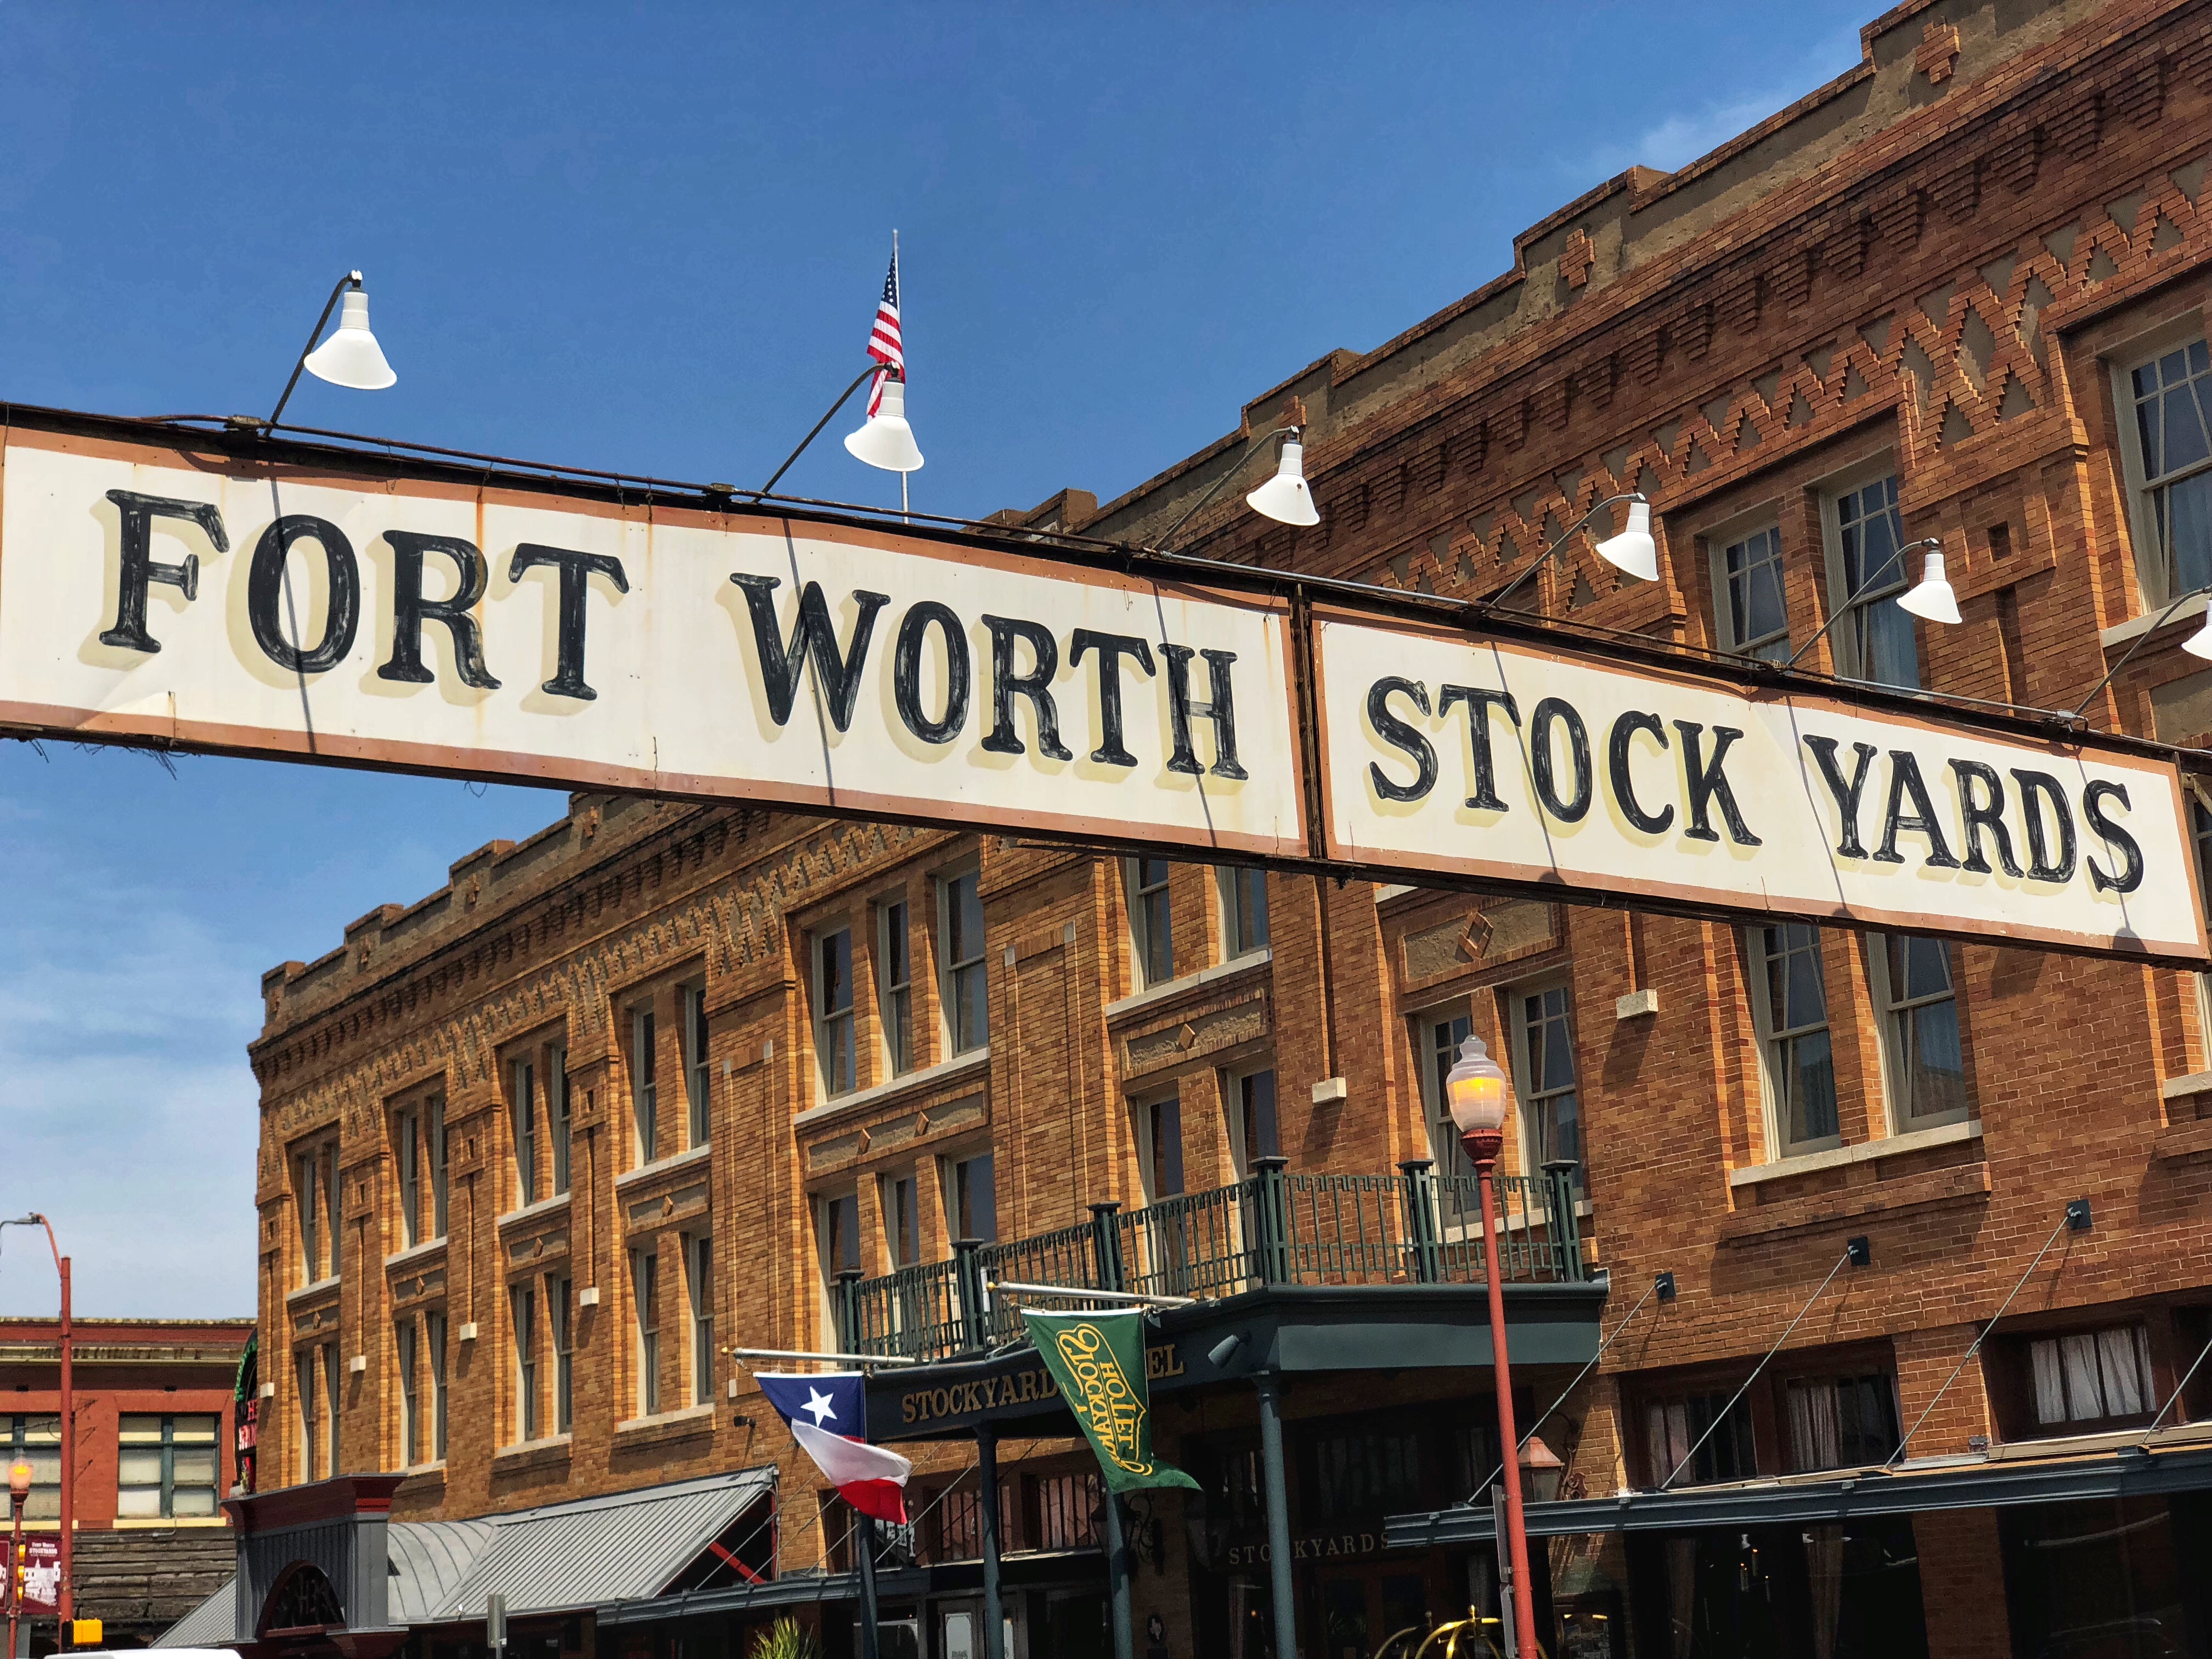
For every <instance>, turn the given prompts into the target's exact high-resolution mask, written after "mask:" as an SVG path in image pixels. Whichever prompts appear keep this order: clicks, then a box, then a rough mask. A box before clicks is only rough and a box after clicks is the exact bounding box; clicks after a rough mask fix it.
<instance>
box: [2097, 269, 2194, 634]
mask: <svg viewBox="0 0 2212 1659" xmlns="http://www.w3.org/2000/svg"><path fill="white" fill-rule="evenodd" d="M2198 340H2206V341H2212V317H2208V316H2207V315H2206V314H2205V313H2203V312H2202V311H2192V312H2189V313H2185V314H2184V315H2182V316H2179V317H2172V318H2169V319H2166V321H2165V322H2162V323H2160V324H2159V325H2156V326H2155V327H2154V328H2150V329H2148V330H2146V331H2144V332H2142V333H2141V334H2139V335H2137V336H2136V337H2134V338H2133V339H2131V340H2129V341H2127V342H2126V343H2124V344H2122V345H2120V346H2118V347H2116V348H2115V349H2112V351H2109V352H2107V353H2106V354H2104V363H2105V369H2106V383H2107V385H2108V386H2109V387H2110V389H2111V392H2112V425H2113V427H2114V428H2115V429H2116V430H2117V431H2118V435H2119V441H2120V474H2121V477H2122V480H2123V482H2124V484H2125V486H2126V489H2127V513H2126V515H2125V516H2126V518H2127V522H2128V540H2129V543H2130V554H2131V556H2132V563H2133V566H2134V569H2135V577H2136V593H2137V595H2138V597H2139V599H2140V600H2141V602H2142V610H2143V612H2144V613H2145V614H2152V613H2154V612H2156V611H2158V610H2159V609H2160V608H2161V607H2163V606H2165V605H2168V604H2170V603H2172V599H2173V598H2174V594H2175V592H2176V588H2175V586H2174V581H2173V576H2172V572H2171V571H2169V570H2168V569H2167V568H2166V550H2165V548H2164V547H2163V546H2162V545H2160V541H2159V534H2158V514H2157V511H2156V509H2155V508H2154V507H2152V505H2151V483H2150V459H2149V457H2148V456H2146V455H2145V454H2144V453H2143V451H2142V433H2141V432H2140V431H2139V430H2138V429H2137V428H2136V394H2135V380H2134V376H2135V372H2136V370H2137V369H2139V368H2142V367H2143V366H2144V365H2145V364H2146V363H2150V362H2155V361H2156V360H2157V359H2159V358H2160V357H2163V356H2166V355H2167V354H2168V353H2169V352H2172V351H2173V350H2174V349H2176V348H2178V347H2186V346H2188V345H2189V344H2191V343H2194V342H2196V341H2198ZM2204 467H2212V460H2208V461H2206V462H2205V463H2204V464H2203V466H2200V467H2199V468H2197V471H2203V470H2204ZM2177 476H2179V477H2194V476H2195V473H2182V474H2179V475H2177ZM2168 482H2171V481H2170V480H2169V481H2168Z"/></svg>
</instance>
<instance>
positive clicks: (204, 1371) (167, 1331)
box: [0, 1318, 253, 1652]
mask: <svg viewBox="0 0 2212 1659" xmlns="http://www.w3.org/2000/svg"><path fill="white" fill-rule="evenodd" d="M252 1334H253V1322H252V1321H251V1320H247V1319H207V1320H194V1319H77V1320H75V1321H73V1322H72V1339H71V1346H72V1350H73V1366H72V1369H73V1376H72V1383H73V1393H74V1395H75V1399H76V1489H75V1492H74V1507H75V1510H76V1517H75V1518H76V1561H75V1579H76V1583H75V1588H76V1611H77V1615H78V1616H79V1617H80V1618H85V1619H98V1620H101V1621H103V1623H104V1625H105V1626H106V1631H105V1635H104V1638H103V1639H104V1640H106V1642H107V1643H108V1644H110V1645H112V1646H115V1647H143V1646H144V1645H146V1644H147V1643H149V1642H150V1641H151V1640H152V1639H153V1638H155V1637H156V1636H158V1635H160V1634H161V1632H163V1631H164V1630H167V1628H168V1627H169V1626H170V1625H172V1624H173V1623H174V1622H175V1621H176V1620H178V1619H179V1618H181V1617H183V1616H184V1615H185V1613H189V1612H191V1609H192V1608H193V1607H197V1606H198V1605H199V1604H200V1602H201V1601H204V1600H205V1599H206V1597H207V1596H208V1595H209V1594H210V1592H211V1591H212V1590H214V1589H216V1587H217V1586H218V1585H220V1584H221V1583H222V1581H223V1579H224V1578H225V1577H226V1576H228V1573H229V1571H230V1569H231V1565H232V1558H233V1556H234V1553H235V1546H234V1542H233V1541H232V1539H231V1536H230V1526H229V1522H228V1518H227V1517H226V1516H224V1514H223V1512H222V1499H223V1498H224V1496H225V1495H226V1494H227V1493H228V1492H229V1490H230V1488H231V1486H232V1485H233V1484H234V1481H235V1480H236V1479H237V1468H236V1466H237V1455H236V1432H235V1421H234V1419H235V1413H234V1410H233V1405H232V1393H233V1390H234V1387H235V1384H236V1380H237V1375H238V1364H239V1360H240V1357H241V1356H242V1355H243V1354H244V1353H245V1352H246V1340H247V1339H248V1338H249V1337H250V1336H252ZM0 1441H4V1447H5V1452H6V1457H7V1461H8V1462H15V1461H16V1460H17V1459H19V1458H20V1459H21V1460H23V1461H25V1462H28V1463H29V1464H30V1465H31V1468H32V1470H33V1485H32V1487H31V1497H30V1501H29V1502H28V1503H27V1504H26V1505H25V1506H24V1533H25V1536H26V1537H27V1538H35V1537H40V1536H45V1537H48V1538H53V1537H58V1535H59V1534H58V1525H59V1522H60V1518H61V1476H62V1459H61V1348H60V1338H59V1326H58V1322H56V1321H55V1320H53V1319H52V1318H0ZM33 1644H34V1651H38V1652H49V1651H51V1650H52V1646H53V1629H52V1625H51V1624H48V1625H46V1626H42V1627H40V1628H38V1629H36V1630H34V1632H33Z"/></svg>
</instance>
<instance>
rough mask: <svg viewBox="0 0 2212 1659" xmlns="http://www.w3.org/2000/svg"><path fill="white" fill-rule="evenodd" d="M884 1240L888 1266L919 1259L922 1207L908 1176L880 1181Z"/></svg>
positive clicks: (910, 1264)
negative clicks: (888, 1260) (888, 1259)
mask: <svg viewBox="0 0 2212 1659" xmlns="http://www.w3.org/2000/svg"><path fill="white" fill-rule="evenodd" d="M883 1194H884V1195H883V1205H884V1243H885V1244H886V1245H888V1246H889V1247H890V1256H891V1266H892V1267H912V1266H914V1264H915V1262H917V1261H921V1204H920V1201H919V1200H920V1194H919V1191H918V1189H917V1183H916V1182H915V1178H914V1177H913V1176H911V1175H902V1176H884V1184H883Z"/></svg>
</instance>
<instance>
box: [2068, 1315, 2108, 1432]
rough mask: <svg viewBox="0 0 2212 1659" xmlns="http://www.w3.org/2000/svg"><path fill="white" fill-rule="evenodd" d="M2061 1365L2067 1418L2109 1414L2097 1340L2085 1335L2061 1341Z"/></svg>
mask: <svg viewBox="0 0 2212 1659" xmlns="http://www.w3.org/2000/svg"><path fill="white" fill-rule="evenodd" d="M2058 1358H2059V1363H2060V1364H2062V1365H2063V1367H2064V1368H2065V1371H2066V1401H2067V1415H2068V1416H2069V1417H2071V1418H2073V1419H2075V1420H2076V1421H2079V1420H2080V1419H2083V1418H2089V1417H2102V1416H2103V1415H2104V1414H2105V1401H2104V1390H2103V1389H2101V1388H2100V1387H2099V1386H2098V1385H2097V1338H2096V1335H2095V1334H2094V1333H2093V1332H2089V1331H2082V1332H2080V1333H2077V1334H2075V1335H2073V1336H2066V1337H2061V1338H2060V1339H2059V1340H2058Z"/></svg>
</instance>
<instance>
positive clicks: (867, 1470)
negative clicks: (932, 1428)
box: [753, 1371, 914, 1526]
mask: <svg viewBox="0 0 2212 1659" xmlns="http://www.w3.org/2000/svg"><path fill="white" fill-rule="evenodd" d="M753 1381H755V1382H756V1383H759V1384H760V1386H761V1392H762V1393H763V1394H764V1395H767V1396H768V1403H769V1405H771V1406H773V1407H775V1411H776V1415H777V1416H779V1417H781V1419H783V1420H784V1421H785V1422H786V1423H787V1424H788V1425H790V1427H791V1437H792V1438H793V1439H794V1440H796V1441H797V1442H799V1444H800V1445H801V1446H803V1447H805V1449H806V1455H808V1456H809V1457H811V1458H812V1459H813V1460H814V1467H815V1468H818V1469H820V1470H821V1471H822V1473H823V1474H825V1475H827V1476H829V1480H830V1484H831V1485H833V1486H836V1488H837V1495H838V1496H839V1497H840V1498H843V1499H844V1500H845V1501H846V1502H847V1503H848V1504H851V1505H852V1506H853V1507H854V1509H856V1510H860V1513H861V1514H863V1515H870V1516H874V1517H875V1518H876V1519H877V1520H878V1521H889V1522H894V1523H895V1524H896V1525H899V1526H904V1525H905V1524H906V1478H907V1475H908V1474H909V1473H910V1472H911V1471H912V1470H913V1468H914V1465H913V1464H912V1463H910V1462H908V1461H907V1460H906V1459H905V1458H903V1457H901V1456H900V1455H898V1454H897V1453H896V1452H895V1451H890V1450H887V1449H885V1448H884V1447H882V1446H872V1445H870V1444H869V1443H868V1442H867V1432H868V1424H867V1407H866V1403H865V1396H864V1395H863V1394H862V1392H861V1387H860V1382H861V1379H860V1372H858V1371H831V1372H829V1374H828V1375H827V1376H784V1375H780V1374H777V1373H775V1372H768V1371H756V1372H754V1373H753Z"/></svg>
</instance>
